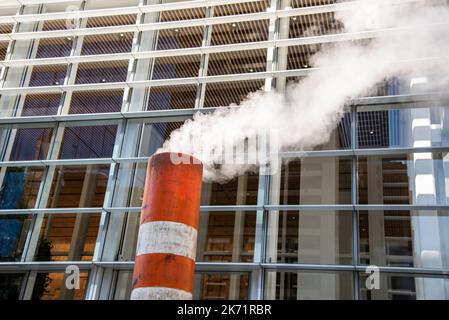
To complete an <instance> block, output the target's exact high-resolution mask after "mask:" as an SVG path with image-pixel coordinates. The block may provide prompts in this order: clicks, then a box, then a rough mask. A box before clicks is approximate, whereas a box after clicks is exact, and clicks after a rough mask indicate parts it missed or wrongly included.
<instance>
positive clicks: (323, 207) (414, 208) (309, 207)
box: [0, 204, 449, 215]
mask: <svg viewBox="0 0 449 320" xmlns="http://www.w3.org/2000/svg"><path fill="white" fill-rule="evenodd" d="M141 210H142V208H141V207H105V208H101V207H94V208H78V207H76V208H31V209H2V210H0V215H21V214H33V215H37V214H74V213H84V214H89V213H101V212H109V213H127V212H140V211H141ZM257 210H266V211H354V210H356V211H373V214H377V213H376V212H384V211H387V210H388V211H393V210H394V211H438V210H445V211H446V210H449V205H383V204H374V205H370V204H369V205H359V204H357V205H350V204H348V205H264V206H257V205H227V206H209V205H202V206H200V212H202V213H204V212H236V211H243V212H250V211H257Z"/></svg>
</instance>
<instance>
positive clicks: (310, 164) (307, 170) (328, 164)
mask: <svg viewBox="0 0 449 320" xmlns="http://www.w3.org/2000/svg"><path fill="white" fill-rule="evenodd" d="M351 165H352V162H351V159H350V158H336V157H323V158H307V157H306V158H302V159H300V160H291V161H289V162H287V163H285V164H283V165H282V167H281V170H280V173H276V174H275V175H273V176H272V181H273V182H272V188H271V197H270V200H271V203H272V204H278V203H279V204H282V205H287V204H288V205H298V204H349V203H351V171H352V170H351Z"/></svg>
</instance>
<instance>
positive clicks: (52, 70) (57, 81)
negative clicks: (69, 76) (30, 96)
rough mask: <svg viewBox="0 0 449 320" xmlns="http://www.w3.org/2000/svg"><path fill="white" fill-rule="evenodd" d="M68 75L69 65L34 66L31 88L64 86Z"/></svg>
mask: <svg viewBox="0 0 449 320" xmlns="http://www.w3.org/2000/svg"><path fill="white" fill-rule="evenodd" d="M66 73H67V65H44V66H34V67H33V72H32V73H31V79H30V83H29V86H30V87H36V86H54V85H63V84H64V79H65V76H66Z"/></svg>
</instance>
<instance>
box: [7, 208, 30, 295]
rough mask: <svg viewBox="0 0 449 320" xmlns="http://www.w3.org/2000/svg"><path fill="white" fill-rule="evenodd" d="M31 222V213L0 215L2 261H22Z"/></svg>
mask: <svg viewBox="0 0 449 320" xmlns="http://www.w3.org/2000/svg"><path fill="white" fill-rule="evenodd" d="M30 224H31V216H30V215H26V214H24V215H0V262H8V261H20V258H21V257H22V253H23V247H24V244H25V240H26V236H27V233H28V230H29V228H30ZM0 275H1V274H0ZM0 283H1V281H0ZM0 296H1V294H0Z"/></svg>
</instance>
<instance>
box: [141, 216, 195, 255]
mask: <svg viewBox="0 0 449 320" xmlns="http://www.w3.org/2000/svg"><path fill="white" fill-rule="evenodd" d="M197 234H198V233H197V231H196V230H195V229H194V228H192V227H190V226H188V225H185V224H183V223H179V222H172V221H151V222H146V223H144V224H142V225H140V228H139V236H138V238H137V249H136V256H140V255H144V254H149V253H169V254H176V255H178V256H184V257H187V258H189V259H192V260H193V261H195V255H196V239H197Z"/></svg>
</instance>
